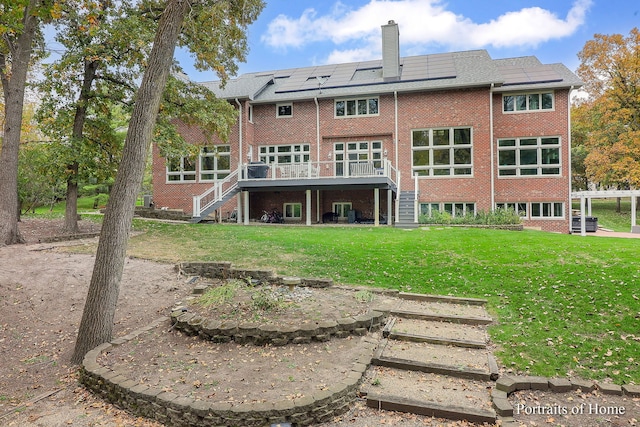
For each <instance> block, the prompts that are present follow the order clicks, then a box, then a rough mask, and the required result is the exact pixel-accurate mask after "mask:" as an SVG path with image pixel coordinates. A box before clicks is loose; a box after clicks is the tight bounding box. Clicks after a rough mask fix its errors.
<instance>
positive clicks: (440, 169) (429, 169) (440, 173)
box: [411, 126, 473, 178]
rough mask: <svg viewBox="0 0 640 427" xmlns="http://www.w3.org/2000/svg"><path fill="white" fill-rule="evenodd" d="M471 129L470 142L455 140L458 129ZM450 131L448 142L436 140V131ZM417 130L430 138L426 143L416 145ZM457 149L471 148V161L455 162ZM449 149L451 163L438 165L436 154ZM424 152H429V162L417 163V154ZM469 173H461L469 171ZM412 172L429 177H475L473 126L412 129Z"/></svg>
mask: <svg viewBox="0 0 640 427" xmlns="http://www.w3.org/2000/svg"><path fill="white" fill-rule="evenodd" d="M465 129H467V130H468V131H469V143H465V144H460V143H456V141H455V134H456V131H457V130H465ZM441 131H448V132H449V136H448V138H449V141H448V143H447V144H442V145H440V144H438V143H437V142H435V140H436V138H435V137H434V133H435V132H441ZM417 132H420V133H421V134H422V136H423V137H424V136H425V133H426V138H427V140H428V143H427V144H426V145H415V144H416V141H415V138H416V136H417V134H416V133H417ZM456 150H469V159H470V162H469V163H458V164H456V163H455V160H456V159H455V152H456ZM441 151H442V152H444V151H448V156H449V163H448V164H438V165H436V164H435V163H436V156H435V155H436V154H437V153H439V152H441ZM423 152H427V155H428V156H429V159H428V163H427V164H426V165H423V164H420V165H416V164H415V161H416V157H417V154H418V153H420V154H421V155H422V153H423ZM467 170H468V173H461V172H464V171H467ZM445 171H446V173H445ZM411 172H412V173H413V174H416V173H417V174H418V176H419V177H429V178H436V177H437V178H470V177H473V127H471V126H456V127H449V128H424V129H412V130H411Z"/></svg>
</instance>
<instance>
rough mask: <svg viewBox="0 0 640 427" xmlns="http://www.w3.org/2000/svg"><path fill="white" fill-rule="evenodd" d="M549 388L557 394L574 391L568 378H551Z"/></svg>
mask: <svg viewBox="0 0 640 427" xmlns="http://www.w3.org/2000/svg"><path fill="white" fill-rule="evenodd" d="M549 388H550V389H551V391H554V392H556V393H565V392H567V391H571V390H572V385H571V381H569V380H568V379H566V378H549Z"/></svg>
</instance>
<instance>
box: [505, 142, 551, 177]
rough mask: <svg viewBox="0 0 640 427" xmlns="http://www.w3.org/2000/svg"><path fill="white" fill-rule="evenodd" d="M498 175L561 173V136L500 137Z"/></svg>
mask: <svg viewBox="0 0 640 427" xmlns="http://www.w3.org/2000/svg"><path fill="white" fill-rule="evenodd" d="M498 175H499V176H545V175H556V176H557V175H560V138H558V137H538V138H510V139H499V140H498Z"/></svg>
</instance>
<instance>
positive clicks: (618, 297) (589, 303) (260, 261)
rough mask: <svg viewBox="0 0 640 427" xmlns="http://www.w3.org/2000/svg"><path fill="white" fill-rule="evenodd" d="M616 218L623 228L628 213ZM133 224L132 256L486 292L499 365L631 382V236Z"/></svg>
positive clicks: (638, 369) (634, 324)
mask: <svg viewBox="0 0 640 427" xmlns="http://www.w3.org/2000/svg"><path fill="white" fill-rule="evenodd" d="M605 202H606V201H605ZM611 203H614V205H615V202H611ZM614 205H612V206H614ZM623 206H624V205H623ZM610 208H611V206H610V205H609V204H607V203H602V204H599V205H598V207H596V203H595V201H594V212H593V214H594V216H598V217H599V220H600V223H601V225H604V226H606V227H607V228H613V229H615V227H613V226H611V225H610V222H608V221H610V219H609V218H615V217H616V215H615V213H614V215H611V212H609V211H610ZM626 221H627V222H626V224H627V225H626V226H625V227H626V228H625V230H623V231H628V228H629V224H630V219H629V216H628V215H627V217H626ZM134 227H135V228H136V229H138V230H144V231H146V233H143V234H140V235H136V236H135V237H133V238H132V239H131V242H130V245H129V254H130V255H132V256H137V257H142V258H148V259H155V260H162V261H167V262H171V263H175V262H179V261H196V260H216V261H231V262H233V263H234V264H235V265H236V266H241V267H254V268H257V267H263V268H271V269H273V270H274V271H276V272H277V273H279V274H283V275H284V274H286V275H299V276H303V277H330V278H332V279H333V280H334V281H335V282H337V283H345V284H354V285H367V286H374V287H383V288H392V289H399V290H402V291H410V292H422V293H433V294H446V295H456V296H467V297H480V298H486V299H487V300H488V301H489V310H490V312H491V314H492V316H493V317H494V318H495V319H496V320H497V322H498V324H497V325H496V326H494V327H492V328H491V329H490V333H491V337H492V340H493V341H494V342H495V343H496V344H497V345H498V350H497V351H496V354H497V356H498V357H499V359H500V361H501V362H502V363H503V364H504V365H506V366H508V367H511V368H513V369H514V370H516V371H519V372H525V373H529V374H531V375H544V376H564V375H567V374H571V375H576V376H580V377H583V378H593V379H604V378H611V379H613V380H614V381H615V382H616V383H617V384H624V383H635V384H640V366H639V361H640V360H639V359H640V286H639V285H640V273H639V270H640V262H639V260H638V254H639V253H640V239H620V238H602V237H594V236H587V237H581V236H578V235H564V234H552V233H544V232H536V231H527V230H525V231H522V232H515V231H497V230H478V229H464V228H447V227H431V228H429V229H416V230H411V231H406V230H401V229H395V228H391V227H378V228H374V227H361V226H352V227H349V226H345V227H332V226H314V227H303V226H281V225H262V226H260V225H256V226H249V227H244V226H238V225H216V224H184V225H183V224H177V225H176V224H166V223H157V222H150V221H143V220H136V221H135V222H134Z"/></svg>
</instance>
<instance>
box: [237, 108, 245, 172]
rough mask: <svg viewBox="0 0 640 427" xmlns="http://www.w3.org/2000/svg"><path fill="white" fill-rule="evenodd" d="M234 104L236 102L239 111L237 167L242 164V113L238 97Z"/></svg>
mask: <svg viewBox="0 0 640 427" xmlns="http://www.w3.org/2000/svg"><path fill="white" fill-rule="evenodd" d="M236 104H238V112H239V114H240V115H239V117H238V150H239V153H238V167H240V166H241V165H242V145H243V144H242V142H243V141H242V140H243V136H244V135H243V133H242V132H243V130H244V129H243V126H242V119H243V115H242V103H241V102H240V101H239V100H238V98H236Z"/></svg>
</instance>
